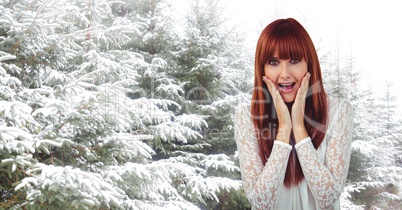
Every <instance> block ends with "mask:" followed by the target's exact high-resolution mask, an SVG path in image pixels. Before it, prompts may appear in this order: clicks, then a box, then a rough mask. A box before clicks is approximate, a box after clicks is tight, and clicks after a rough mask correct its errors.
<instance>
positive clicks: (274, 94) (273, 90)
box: [262, 76, 279, 103]
mask: <svg viewBox="0 0 402 210" xmlns="http://www.w3.org/2000/svg"><path fill="white" fill-rule="evenodd" d="M262 80H263V81H264V82H265V84H267V87H268V91H269V93H270V94H271V96H272V99H273V100H274V103H276V100H277V98H278V97H277V96H278V94H279V91H278V90H277V89H276V87H275V84H274V82H272V80H270V79H269V78H268V77H266V76H263V77H262Z"/></svg>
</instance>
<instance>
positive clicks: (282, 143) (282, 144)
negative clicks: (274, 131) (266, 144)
mask: <svg viewBox="0 0 402 210" xmlns="http://www.w3.org/2000/svg"><path fill="white" fill-rule="evenodd" d="M274 144H278V146H279V145H280V146H282V147H286V148H288V149H292V146H290V144H287V143H285V142H282V141H279V140H275V141H274Z"/></svg>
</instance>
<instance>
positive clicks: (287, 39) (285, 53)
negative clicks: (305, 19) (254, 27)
mask: <svg viewBox="0 0 402 210" xmlns="http://www.w3.org/2000/svg"><path fill="white" fill-rule="evenodd" d="M302 30H303V29H302ZM269 32H270V33H269ZM269 32H268V34H266V36H264V38H265V39H266V40H264V41H263V42H262V43H263V45H262V46H261V51H262V52H261V54H260V57H259V61H260V65H262V66H263V65H265V63H267V62H268V61H269V60H270V59H272V58H274V55H275V53H276V52H278V56H279V57H278V58H277V59H290V58H294V59H305V60H306V62H307V63H308V62H309V54H308V52H309V48H308V42H307V41H306V39H305V37H304V34H306V33H302V31H300V29H298V28H297V26H295V25H292V24H291V23H289V22H284V23H282V24H277V25H274V26H273V28H272V29H271V30H269ZM261 38H263V37H261ZM264 45H265V46H264Z"/></svg>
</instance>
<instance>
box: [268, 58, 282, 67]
mask: <svg viewBox="0 0 402 210" xmlns="http://www.w3.org/2000/svg"><path fill="white" fill-rule="evenodd" d="M267 63H268V64H269V65H271V66H276V65H278V64H279V61H278V60H275V59H271V60H269V61H268V62H267Z"/></svg>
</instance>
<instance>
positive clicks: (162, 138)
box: [0, 0, 402, 210]
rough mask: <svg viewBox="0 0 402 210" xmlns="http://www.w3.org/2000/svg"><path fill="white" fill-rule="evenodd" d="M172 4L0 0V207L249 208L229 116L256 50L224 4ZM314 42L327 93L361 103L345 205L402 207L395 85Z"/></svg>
mask: <svg viewBox="0 0 402 210" xmlns="http://www.w3.org/2000/svg"><path fill="white" fill-rule="evenodd" d="M172 4H173V1H171V0H131V1H130V0H126V1H120V0H113V1H109V0H88V1H81V0H68V1H67V0H36V1H30V0H4V1H2V2H1V3H0V62H1V63H0V160H1V162H0V195H1V200H0V209H56V208H60V209H141V210H142V209H166V208H168V209H250V204H249V203H248V201H247V199H246V198H245V196H244V194H243V192H242V187H241V181H240V172H239V167H238V158H237V153H236V143H235V141H234V138H233V135H234V134H233V115H234V110H235V108H236V107H237V106H238V105H239V104H242V103H249V102H250V94H251V91H252V84H253V52H252V50H250V47H249V45H248V44H247V43H246V42H247V37H245V35H244V34H243V33H242V31H241V30H238V28H236V27H227V25H226V24H225V23H226V22H227V21H228V19H227V17H226V16H225V15H224V14H225V13H224V12H223V11H224V7H223V6H222V4H220V3H219V1H217V0H194V1H191V3H190V4H189V7H188V9H186V10H184V11H185V12H184V13H180V14H181V15H178V13H175V12H174V11H175V10H174V9H173V8H174V7H173V6H172ZM272 17H273V18H276V17H275V14H272ZM316 47H317V50H318V53H319V56H320V61H321V65H322V69H323V74H324V78H325V81H324V85H325V88H326V91H327V93H328V94H329V95H330V96H331V97H347V98H349V99H350V101H351V102H352V104H353V106H354V111H355V120H354V125H353V126H354V135H353V144H352V157H351V166H350V169H349V175H348V179H347V185H346V187H345V189H344V192H343V194H342V196H341V204H342V207H343V208H344V209H398V208H399V207H400V206H401V204H402V191H401V189H402V188H401V187H402V186H401V181H402V180H401V179H402V152H401V151H402V120H401V116H400V113H399V112H398V106H397V97H396V94H395V93H394V92H393V91H394V90H395V89H394V88H393V87H394V86H393V85H394V84H393V83H392V82H390V81H387V80H385V81H384V83H383V86H382V88H381V89H375V90H374V89H373V88H371V86H366V85H362V84H363V81H362V80H361V78H362V72H361V71H358V70H356V69H355V67H354V62H355V58H354V57H353V55H346V56H345V55H343V54H341V50H340V49H339V48H335V49H331V50H328V51H327V50H323V49H320V44H319V43H318V44H316ZM345 84H347V85H345ZM378 91H380V92H381V93H382V94H380V95H378Z"/></svg>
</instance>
